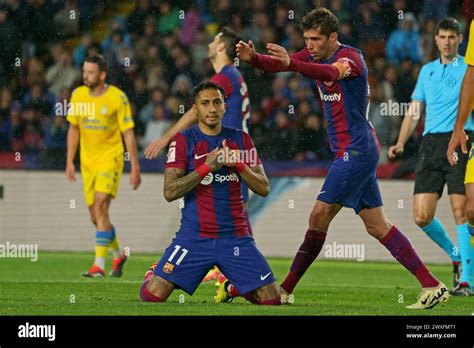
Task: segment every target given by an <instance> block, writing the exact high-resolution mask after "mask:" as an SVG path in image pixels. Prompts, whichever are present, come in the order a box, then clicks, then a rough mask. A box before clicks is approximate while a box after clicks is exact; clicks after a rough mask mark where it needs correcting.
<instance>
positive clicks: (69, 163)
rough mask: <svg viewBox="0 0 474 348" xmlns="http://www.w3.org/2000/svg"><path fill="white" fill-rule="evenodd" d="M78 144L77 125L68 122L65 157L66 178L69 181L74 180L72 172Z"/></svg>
mask: <svg viewBox="0 0 474 348" xmlns="http://www.w3.org/2000/svg"><path fill="white" fill-rule="evenodd" d="M78 145H79V126H78V125H75V124H72V123H70V124H69V128H68V130H67V159H66V179H67V180H68V181H69V182H74V181H76V176H75V175H74V172H75V171H76V169H75V167H74V158H75V157H76V152H77V147H78Z"/></svg>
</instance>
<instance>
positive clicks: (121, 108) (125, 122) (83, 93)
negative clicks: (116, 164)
mask: <svg viewBox="0 0 474 348" xmlns="http://www.w3.org/2000/svg"><path fill="white" fill-rule="evenodd" d="M67 107H68V112H67V120H68V121H69V122H70V123H71V124H73V125H76V126H79V134H80V139H79V141H80V156H81V166H84V165H86V166H87V167H93V166H97V165H100V164H101V163H102V162H111V161H114V159H116V158H117V157H119V156H121V157H122V159H123V154H124V147H123V143H122V134H121V133H122V132H125V131H126V130H127V129H130V128H133V127H134V123H133V118H132V111H131V109H130V103H129V101H128V98H127V96H126V95H125V93H124V92H122V91H121V90H120V89H119V88H117V87H115V86H112V85H108V88H107V90H106V91H105V93H104V94H102V95H101V96H98V97H96V96H92V95H90V93H89V88H88V87H87V86H80V87H78V88H76V89H75V90H74V91H73V92H72V95H71V100H70V102H69V104H68V106H67Z"/></svg>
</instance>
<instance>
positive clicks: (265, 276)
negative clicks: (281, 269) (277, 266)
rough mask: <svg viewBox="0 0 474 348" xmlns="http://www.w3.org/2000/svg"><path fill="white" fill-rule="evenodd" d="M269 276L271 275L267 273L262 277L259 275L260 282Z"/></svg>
mask: <svg viewBox="0 0 474 348" xmlns="http://www.w3.org/2000/svg"><path fill="white" fill-rule="evenodd" d="M270 274H272V272H269V273H267V274H265V275H264V276H263V275H260V280H262V281H264V280H265V279H267V278H268V276H269V275H270Z"/></svg>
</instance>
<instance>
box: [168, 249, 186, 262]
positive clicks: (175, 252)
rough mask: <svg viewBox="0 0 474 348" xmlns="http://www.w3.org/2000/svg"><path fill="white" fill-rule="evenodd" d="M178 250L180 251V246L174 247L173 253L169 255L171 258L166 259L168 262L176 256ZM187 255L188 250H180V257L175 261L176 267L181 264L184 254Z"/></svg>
mask: <svg viewBox="0 0 474 348" xmlns="http://www.w3.org/2000/svg"><path fill="white" fill-rule="evenodd" d="M179 249H181V245H176V246H175V247H174V251H173V253H172V254H171V256H170V257H169V259H168V262H171V261H172V260H173V258H174V257H175V256H176V254H177V253H178V251H179ZM187 253H188V249H184V248H182V254H181V256H180V257H179V259H178V261H176V266H179V264H180V263H181V261H183V259H184V257H185V256H186V254H187Z"/></svg>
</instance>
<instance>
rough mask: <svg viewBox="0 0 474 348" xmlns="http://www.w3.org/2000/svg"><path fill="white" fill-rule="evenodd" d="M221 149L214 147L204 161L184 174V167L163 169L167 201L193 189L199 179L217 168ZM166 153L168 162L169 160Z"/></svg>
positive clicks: (164, 191)
mask: <svg viewBox="0 0 474 348" xmlns="http://www.w3.org/2000/svg"><path fill="white" fill-rule="evenodd" d="M220 152H221V150H220V149H219V148H215V149H214V150H212V151H211V152H209V153H208V154H207V156H206V162H204V163H203V164H202V165H201V166H199V167H198V168H196V169H195V170H194V171H192V172H191V173H189V174H187V175H184V174H185V169H183V168H179V167H168V168H166V169H165V184H164V186H163V195H164V197H165V199H166V200H167V201H168V202H172V201H174V200H176V199H178V198H181V197H183V196H184V195H185V194H186V193H188V192H190V191H191V190H193V189H194V188H195V187H196V186H197V185H199V183H200V182H201V180H202V179H203V178H204V177H205V176H206V175H207V174H209V173H210V172H214V171H216V170H219V169H220V168H221V167H222V163H219V161H218V158H219V154H220ZM170 157H171V156H170V154H168V163H169V161H170V159H169V158H170Z"/></svg>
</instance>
